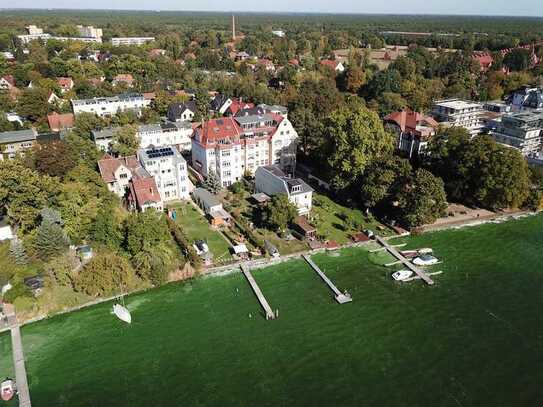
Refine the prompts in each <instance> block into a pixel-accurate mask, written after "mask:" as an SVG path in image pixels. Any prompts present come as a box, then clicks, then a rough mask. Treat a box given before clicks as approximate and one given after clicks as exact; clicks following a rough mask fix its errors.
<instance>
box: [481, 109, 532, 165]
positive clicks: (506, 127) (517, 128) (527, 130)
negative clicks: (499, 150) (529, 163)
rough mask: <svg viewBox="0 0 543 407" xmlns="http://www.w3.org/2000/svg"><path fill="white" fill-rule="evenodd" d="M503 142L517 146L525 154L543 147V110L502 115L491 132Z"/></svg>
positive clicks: (497, 139)
mask: <svg viewBox="0 0 543 407" xmlns="http://www.w3.org/2000/svg"><path fill="white" fill-rule="evenodd" d="M491 134H492V136H493V137H494V139H495V140H496V141H497V142H498V143H501V144H504V145H506V146H509V147H513V148H516V149H518V150H520V152H521V153H522V154H523V155H525V156H534V155H537V154H538V153H539V152H540V151H541V149H542V148H543V112H533V113H532V112H522V113H514V114H511V115H505V116H502V118H501V121H498V122H497V124H496V128H495V129H494V130H492V132H491Z"/></svg>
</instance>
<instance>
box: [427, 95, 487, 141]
mask: <svg viewBox="0 0 543 407" xmlns="http://www.w3.org/2000/svg"><path fill="white" fill-rule="evenodd" d="M483 113H484V109H483V105H482V104H480V103H475V102H471V101H466V100H460V99H448V100H440V101H437V102H435V103H434V106H433V108H432V116H434V118H435V119H436V120H437V121H438V122H439V124H441V125H443V126H447V127H464V128H465V129H466V130H468V131H469V133H470V134H471V135H472V136H475V135H477V134H480V133H481V132H482V131H483V128H484V121H483Z"/></svg>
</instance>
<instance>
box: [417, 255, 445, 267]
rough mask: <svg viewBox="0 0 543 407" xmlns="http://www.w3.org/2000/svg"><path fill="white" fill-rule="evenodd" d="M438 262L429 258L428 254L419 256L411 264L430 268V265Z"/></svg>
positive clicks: (431, 257) (434, 258) (433, 258)
mask: <svg viewBox="0 0 543 407" xmlns="http://www.w3.org/2000/svg"><path fill="white" fill-rule="evenodd" d="M438 262H439V260H438V259H437V258H436V257H434V256H431V255H429V254H423V255H422V256H419V257H417V258H415V260H413V264H416V265H417V266H431V265H432V264H437V263H438Z"/></svg>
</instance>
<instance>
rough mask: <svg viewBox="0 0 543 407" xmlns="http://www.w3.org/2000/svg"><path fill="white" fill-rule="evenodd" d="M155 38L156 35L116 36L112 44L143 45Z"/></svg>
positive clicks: (116, 45)
mask: <svg viewBox="0 0 543 407" xmlns="http://www.w3.org/2000/svg"><path fill="white" fill-rule="evenodd" d="M154 40H155V37H114V38H112V39H111V45H113V46H114V47H118V46H121V45H143V44H145V43H147V42H150V41H154Z"/></svg>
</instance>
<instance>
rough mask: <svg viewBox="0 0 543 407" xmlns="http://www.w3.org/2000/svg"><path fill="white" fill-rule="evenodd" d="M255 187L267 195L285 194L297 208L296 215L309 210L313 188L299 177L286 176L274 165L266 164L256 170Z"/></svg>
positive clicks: (306, 212)
mask: <svg viewBox="0 0 543 407" xmlns="http://www.w3.org/2000/svg"><path fill="white" fill-rule="evenodd" d="M255 189H256V191H257V192H262V193H264V194H266V195H268V196H273V195H277V194H285V195H286V196H287V197H288V200H289V201H290V202H291V203H292V204H294V205H295V206H296V208H298V215H307V214H308V213H309V212H310V211H311V207H312V201H313V188H311V187H310V186H309V185H307V183H305V182H304V181H303V180H302V179H301V178H291V177H287V176H286V175H285V173H284V172H283V171H281V169H280V168H279V167H278V166H276V165H266V166H263V167H259V168H258V169H257V170H256V172H255Z"/></svg>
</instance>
